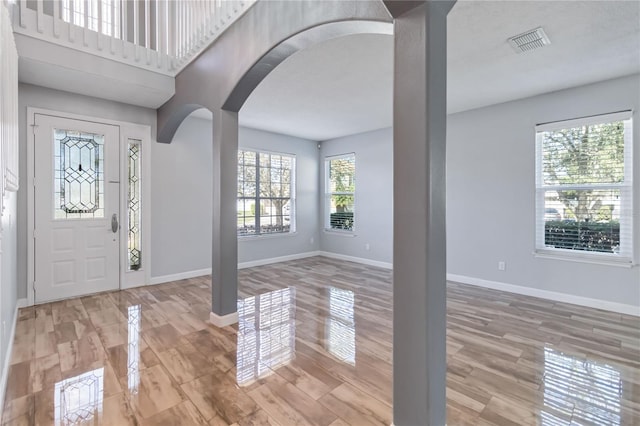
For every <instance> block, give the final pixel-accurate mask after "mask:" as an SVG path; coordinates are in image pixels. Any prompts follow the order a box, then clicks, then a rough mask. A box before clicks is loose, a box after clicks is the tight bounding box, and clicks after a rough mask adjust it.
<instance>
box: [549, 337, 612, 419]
mask: <svg viewBox="0 0 640 426" xmlns="http://www.w3.org/2000/svg"><path fill="white" fill-rule="evenodd" d="M544 362H545V364H544V379H543V380H544V381H543V383H544V404H545V406H546V407H548V408H549V409H550V410H549V411H548V412H543V413H542V424H543V425H556V424H560V423H563V424H566V422H562V421H561V418H560V417H559V416H555V415H554V414H553V412H558V413H559V414H565V415H567V414H568V415H569V416H571V413H573V414H572V415H573V417H570V418H571V421H572V424H583V423H586V424H602V425H604V424H606V425H619V424H621V419H620V397H621V395H620V394H621V389H622V388H621V386H622V383H621V380H620V379H621V378H620V372H619V371H618V370H616V369H615V368H614V367H612V366H610V365H607V364H603V363H599V362H596V361H592V360H588V359H583V358H577V357H573V356H570V355H566V354H564V353H562V352H558V351H555V350H553V349H550V348H545V349H544ZM561 417H564V416H561Z"/></svg>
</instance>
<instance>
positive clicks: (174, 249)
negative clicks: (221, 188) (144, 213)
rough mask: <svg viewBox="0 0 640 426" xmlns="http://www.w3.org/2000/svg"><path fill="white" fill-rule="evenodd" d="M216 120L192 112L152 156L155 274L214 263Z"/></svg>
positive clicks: (158, 145)
mask: <svg viewBox="0 0 640 426" xmlns="http://www.w3.org/2000/svg"><path fill="white" fill-rule="evenodd" d="M211 134H212V123H211V121H208V120H203V119H199V118H192V117H189V118H187V119H186V120H185V121H184V122H183V123H182V125H181V126H180V127H179V128H178V131H177V132H176V135H175V137H174V139H173V143H171V144H159V143H154V145H153V150H152V157H151V173H152V176H153V177H152V189H151V191H152V197H151V229H152V236H151V238H152V244H151V256H152V258H151V260H152V262H151V276H152V277H159V276H164V275H171V274H178V273H181V272H189V271H196V270H200V269H206V268H211V221H212V213H211V212H212V203H213V201H212V194H213V174H212V171H211V168H212V167H213V161H212V158H213V150H212V145H211V138H212V136H211Z"/></svg>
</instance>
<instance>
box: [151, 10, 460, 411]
mask: <svg viewBox="0 0 640 426" xmlns="http://www.w3.org/2000/svg"><path fill="white" fill-rule="evenodd" d="M454 3H455V2H454V1H442V2H422V1H416V2H357V1H356V2H331V1H328V2H293V3H292V2H258V3H257V5H256V6H257V7H255V8H253V9H252V10H251V11H250V12H253V13H249V14H248V15H245V17H243V19H242V20H240V21H238V25H235V26H234V27H233V28H231V31H230V32H229V34H225V35H227V37H225V38H224V39H222V38H221V39H219V40H218V41H217V42H216V44H215V45H214V46H213V48H210V49H209V50H208V51H206V52H205V53H204V54H203V55H202V56H201V57H199V58H198V60H197V61H196V62H194V63H192V64H191V65H190V66H189V67H188V68H187V69H185V70H184V71H183V72H182V73H181V74H180V75H179V76H178V77H177V79H176V87H177V89H178V90H177V92H176V96H175V97H174V98H172V100H170V101H169V102H168V103H167V104H165V105H164V106H163V107H162V108H161V109H160V110H159V111H158V125H159V127H160V128H161V129H163V130H161V132H160V133H161V139H162V140H161V141H162V142H169V141H170V140H171V138H172V136H173V135H172V134H171V133H172V132H171V127H174V128H177V126H175V121H176V118H175V117H179V115H180V113H178V114H177V115H174V112H175V111H180V109H181V108H183V107H184V105H187V104H194V103H196V104H200V105H205V106H207V107H208V108H209V109H210V110H211V111H212V112H213V173H214V176H213V181H214V187H213V227H212V234H213V238H212V240H213V241H212V245H213V247H212V258H213V259H212V260H213V261H212V283H213V285H212V312H211V315H210V320H211V322H212V323H213V324H214V325H216V326H218V327H224V326H226V325H230V324H232V323H235V322H237V320H238V313H237V295H238V292H237V233H236V226H235V224H236V221H237V211H236V197H237V150H238V110H239V109H240V108H241V106H242V104H243V103H244V101H245V100H246V98H247V97H248V95H249V94H250V93H251V92H252V91H253V89H254V88H255V87H256V86H257V84H258V83H259V81H261V78H263V77H264V75H266V74H268V73H269V72H270V71H271V70H272V69H273V67H274V66H275V65H277V64H278V63H280V62H281V60H282V58H283V57H287V56H289V53H288V52H289V51H296V50H299V48H300V46H304V45H305V40H306V38H305V37H303V34H304V32H305V31H306V30H308V29H314V28H322V27H324V26H325V25H324V24H327V23H330V22H334V23H340V22H342V21H345V22H346V23H349V22H355V21H386V22H388V21H389V13H391V14H392V15H393V16H394V18H395V20H394V36H395V42H394V44H395V49H394V52H395V53H394V70H395V79H394V143H393V158H394V176H393V178H394V179H393V181H394V247H393V258H394V287H393V291H394V298H393V299H394V310H393V315H394V322H393V324H394V333H393V339H394V341H393V345H394V347H395V348H396V350H395V351H394V367H393V377H394V378H393V380H394V382H397V383H399V384H400V386H394V396H393V400H394V407H393V410H394V423H396V424H445V423H446V420H445V417H446V415H445V413H446V399H445V387H446V380H445V377H446V356H445V347H446V345H445V337H446V327H445V323H446V238H445V234H446V231H445V190H444V189H445V172H444V171H445V167H444V165H445V143H446V137H445V135H446V15H447V13H448V12H449V10H450V9H451V7H452V6H453V4H454ZM288 5H292V6H290V7H291V8H292V9H289V6H288ZM385 6H386V7H385ZM380 7H382V9H381V8H380ZM296 8H305V11H304V12H303V13H298V12H300V10H295V9H296ZM387 8H388V10H387ZM347 9H348V10H347ZM261 12H265V13H266V15H268V18H269V19H266V18H265V16H263V15H261ZM282 14H285V15H286V19H282ZM336 14H338V15H341V14H342V16H336ZM345 15H349V16H345ZM247 16H249V17H248V18H247ZM292 21H293V22H294V24H293V25H291V22H292ZM273 22H282V23H283V24H284V25H283V26H277V25H276V26H274V25H273ZM327 26H330V25H329V24H327ZM318 31H319V33H320V34H322V33H323V31H320V30H318ZM276 33H277V34H276ZM270 35H271V36H272V37H269V36H270ZM261 36H265V37H261ZM325 37H326V36H325ZM311 38H312V39H313V37H311ZM244 39H246V40H244ZM290 39H291V40H296V43H293V44H291V45H289V44H288V43H287V41H290ZM243 41H245V42H246V43H243ZM238 46H243V48H244V47H245V46H246V47H247V51H243V52H240V53H239V52H238V51H237V48H238ZM278 47H282V50H283V51H282V52H280V51H279V50H278ZM290 49H292V50H290ZM269 53H273V54H274V57H273V58H272V57H270V56H269ZM253 58H255V60H254V59H253ZM261 59H264V61H261ZM249 61H251V62H249ZM182 114H184V112H182ZM172 122H173V123H174V124H173V126H171V125H170V126H169V127H168V129H169V131H167V132H165V131H164V126H165V125H166V124H171V123H172ZM398 165H399V166H400V167H398ZM416 218H419V219H418V220H416ZM412 221H413V225H412V226H411V227H407V226H405V225H406V224H407V223H412Z"/></svg>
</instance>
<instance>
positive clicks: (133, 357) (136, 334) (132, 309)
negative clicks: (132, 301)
mask: <svg viewBox="0 0 640 426" xmlns="http://www.w3.org/2000/svg"><path fill="white" fill-rule="evenodd" d="M140 314H141V306H140V305H135V306H129V308H128V325H127V326H128V336H129V347H128V348H127V386H128V387H129V391H130V392H131V393H132V394H137V393H138V386H139V385H140Z"/></svg>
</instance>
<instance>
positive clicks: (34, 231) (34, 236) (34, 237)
mask: <svg viewBox="0 0 640 426" xmlns="http://www.w3.org/2000/svg"><path fill="white" fill-rule="evenodd" d="M33 239H34V240H35V239H36V230H35V229H34V230H33Z"/></svg>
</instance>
